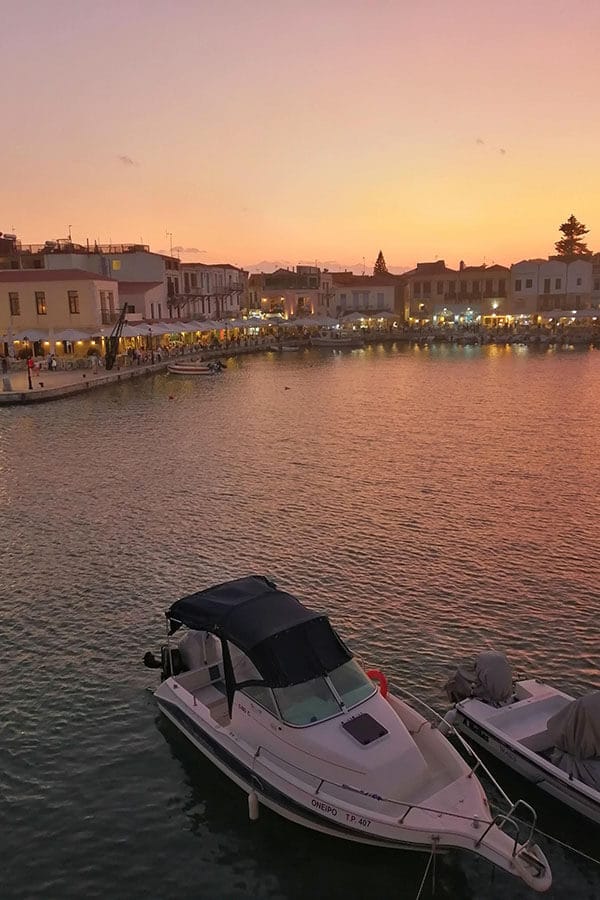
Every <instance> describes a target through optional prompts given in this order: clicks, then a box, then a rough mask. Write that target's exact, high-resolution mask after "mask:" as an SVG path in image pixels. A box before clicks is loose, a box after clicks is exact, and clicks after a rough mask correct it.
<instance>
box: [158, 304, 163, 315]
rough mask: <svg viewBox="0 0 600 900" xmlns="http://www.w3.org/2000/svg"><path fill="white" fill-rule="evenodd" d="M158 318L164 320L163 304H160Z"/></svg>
mask: <svg viewBox="0 0 600 900" xmlns="http://www.w3.org/2000/svg"><path fill="white" fill-rule="evenodd" d="M158 318H159V319H162V303H159V304H158Z"/></svg>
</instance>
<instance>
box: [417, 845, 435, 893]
mask: <svg viewBox="0 0 600 900" xmlns="http://www.w3.org/2000/svg"><path fill="white" fill-rule="evenodd" d="M434 857H435V852H434V851H433V850H432V851H431V853H430V855H429V859H428V860H427V865H426V866H425V871H424V873H423V878H422V879H421V884H420V886H419V890H418V892H417V896H416V897H415V900H420V897H421V894H422V893H423V888H424V887H425V882H426V881H427V875H428V874H429V868H430V866H431V863H432V860H433V859H434Z"/></svg>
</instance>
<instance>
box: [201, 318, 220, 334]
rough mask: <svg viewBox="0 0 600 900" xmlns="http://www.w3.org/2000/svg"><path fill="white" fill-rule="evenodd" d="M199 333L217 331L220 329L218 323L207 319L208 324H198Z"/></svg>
mask: <svg viewBox="0 0 600 900" xmlns="http://www.w3.org/2000/svg"><path fill="white" fill-rule="evenodd" d="M198 326H199V327H198V331H216V330H217V328H218V327H219V326H218V325H217V323H216V322H213V321H212V320H211V319H207V320H206V322H198Z"/></svg>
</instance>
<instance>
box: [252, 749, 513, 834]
mask: <svg viewBox="0 0 600 900" xmlns="http://www.w3.org/2000/svg"><path fill="white" fill-rule="evenodd" d="M261 751H264V753H265V754H266V756H267V757H271V758H272V759H273V760H274V761H275V762H276V763H277V762H279V763H280V764H281V766H278V767H277V775H278V776H279V777H280V778H282V779H283V780H284V781H288V782H289V783H290V784H294V780H293V778H294V776H293V774H292V773H291V772H288V771H286V770H287V769H288V768H289V767H290V766H291V767H292V768H294V769H295V770H296V771H298V772H301V773H302V774H303V775H304V776H306V780H304V781H303V786H304V789H305V790H306V792H307V793H312V794H313V796H315V797H318V796H319V795H323V796H324V797H327V799H328V800H329V801H333V802H335V803H338V804H342V805H343V804H344V800H343V798H341V797H340V796H339V795H338V794H335V793H334V794H328V793H327V788H328V787H331V788H335V789H337V790H338V791H339V790H343V791H347V792H348V793H351V794H356V795H358V796H360V797H362V798H363V799H364V798H369V799H370V800H375V801H376V802H377V803H386V804H390V805H392V806H394V807H397V808H398V812H397V814H396V816H394V817H393V819H392V816H386V815H385V813H381V812H379V813H378V811H377V810H373V809H372V808H370V807H367V809H368V815H369V817H370V818H371V819H372V820H374V821H378V822H380V823H381V824H390V822H391V821H393V822H394V823H395V824H397V825H402V824H403V823H404V820H405V819H406V817H407V816H408V815H409V813H411V812H413V811H414V810H417V811H418V812H427V813H435V814H436V815H440V814H443V815H447V816H449V817H451V818H453V819H461V820H464V821H466V822H470V823H471V824H472V825H474V826H477V827H479V826H480V825H484V824H485V825H487V828H486V830H485V832H484V835H483V836H485V834H487V832H488V831H489V830H490V828H491V827H492V826H493V825H494V824H495V823H496V820H501V819H502V818H503V817H507V818H508V817H509V814H510V812H511V811H510V810H509V812H502V813H498V814H497V815H496V816H495V817H494V818H492V819H491V820H490V821H489V822H488V821H487V820H486V821H482V820H481V819H480V818H479V817H478V816H469V815H463V814H461V813H457V812H449V811H448V810H444V809H439V808H437V807H432V806H426V805H424V804H420V803H411V802H408V801H406V800H398V799H397V798H394V797H382V796H381V795H380V794H376V793H374V792H371V791H365V790H363V789H362V788H358V787H355V786H354V785H351V784H345V783H340V782H337V781H331V780H330V779H326V778H320V779H319V781H318V784H317V785H316V786H313V785H311V784H310V779H312V780H313V781H314V780H315V776H314V774H313V773H312V772H308V771H307V770H306V769H303V768H302V767H301V766H297V765H296V764H295V763H289V762H288V761H287V760H285V759H282V758H281V757H279V756H277V754H276V753H273V751H272V750H270V749H269V748H267V747H262V746H261V745H259V746H258V747H257V748H256V751H255V753H254V761H255V762H256V761H258V760H259V759H260V756H261ZM262 764H263V765H265V766H266V767H267V768H270V769H271V771H272V768H271V767H270V766H269V764H268V762H267V760H266V759H265V760H264V761H263V763H262ZM254 775H255V776H256V771H254ZM511 805H512V804H511ZM514 805H515V807H516V806H517V805H518V804H514ZM479 842H480V841H479Z"/></svg>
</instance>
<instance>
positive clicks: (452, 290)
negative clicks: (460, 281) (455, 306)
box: [448, 281, 456, 295]
mask: <svg viewBox="0 0 600 900" xmlns="http://www.w3.org/2000/svg"><path fill="white" fill-rule="evenodd" d="M448 293H449V294H452V295H454V294H455V293H456V282H455V281H449V282H448Z"/></svg>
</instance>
